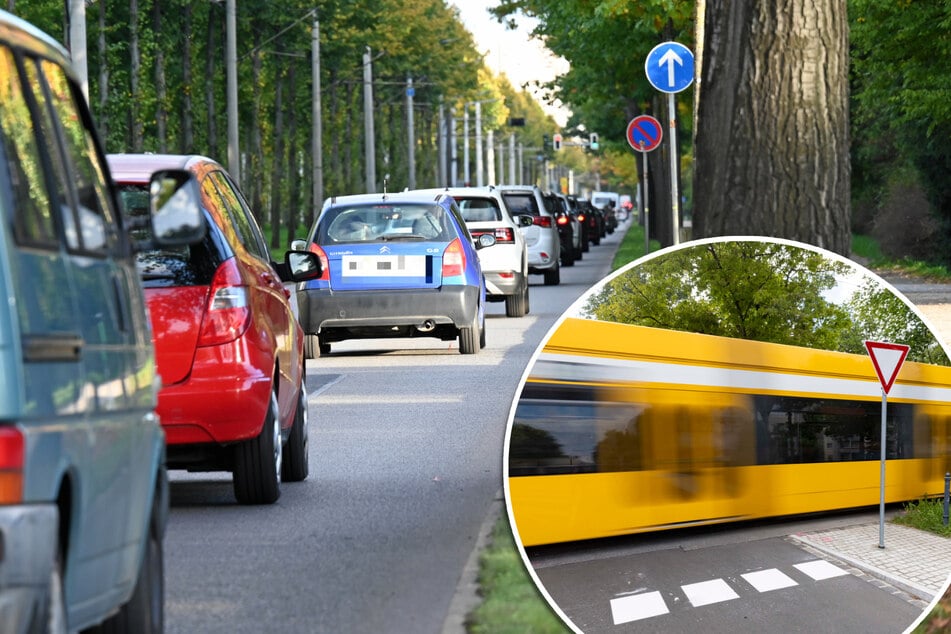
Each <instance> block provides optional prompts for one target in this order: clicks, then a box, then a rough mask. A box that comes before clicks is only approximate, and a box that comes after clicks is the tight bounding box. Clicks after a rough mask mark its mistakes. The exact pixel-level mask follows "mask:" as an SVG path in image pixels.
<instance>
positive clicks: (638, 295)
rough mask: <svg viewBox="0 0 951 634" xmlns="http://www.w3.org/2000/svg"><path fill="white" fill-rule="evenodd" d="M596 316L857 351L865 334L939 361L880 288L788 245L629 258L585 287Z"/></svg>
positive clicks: (727, 245) (931, 344) (842, 265)
mask: <svg viewBox="0 0 951 634" xmlns="http://www.w3.org/2000/svg"><path fill="white" fill-rule="evenodd" d="M584 310H585V312H586V313H587V314H588V315H589V316H591V317H593V318H595V319H601V320H605V321H614V322H619V323H629V324H639V325H643V326H653V327H657V328H667V329H672V330H684V331H689V332H698V333H704V334H711V335H719V336H725V337H735V338H740V339H750V340H755V341H767V342H772V343H782V344H789V345H796V346H804V347H809V348H819V349H823V350H839V351H843V352H852V353H857V354H865V352H866V351H865V348H864V344H863V341H864V340H865V339H873V340H888V341H895V342H898V343H907V344H908V345H910V346H912V350H913V353H910V356H911V358H913V359H915V360H921V361H926V362H929V363H945V364H947V360H946V359H944V356H943V354H941V349H940V344H938V343H937V341H936V340H935V337H934V336H933V334H932V333H931V332H930V331H929V330H928V328H927V327H925V325H924V324H923V323H922V322H921V320H920V319H919V318H918V316H917V315H916V314H915V313H914V312H913V311H912V310H911V309H910V308H909V307H908V306H907V305H906V304H905V303H903V302H902V300H901V299H899V298H898V297H896V296H895V295H894V294H893V293H892V292H891V291H890V290H889V289H887V288H885V287H883V286H882V285H881V284H880V283H878V282H875V281H873V280H872V278H870V277H869V276H868V275H867V274H865V273H864V272H862V271H861V270H859V268H858V267H857V266H856V265H853V264H851V263H849V262H847V261H845V260H841V259H838V258H832V257H829V256H827V255H825V254H824V253H822V252H819V251H815V250H812V249H806V248H802V247H798V246H795V245H792V244H787V243H779V242H762V241H755V240H751V241H746V240H738V241H720V242H706V243H703V244H696V245H688V246H685V247H683V248H680V249H676V250H672V251H668V252H664V253H661V254H659V255H657V256H656V257H653V258H651V259H648V260H646V261H644V262H641V263H640V264H637V265H635V266H633V267H632V268H630V269H629V270H627V271H625V272H624V273H622V274H620V275H618V276H617V277H615V278H613V279H612V280H611V281H610V282H608V283H607V284H605V286H604V287H603V288H602V289H601V290H599V291H598V292H596V293H595V294H593V295H592V296H591V297H590V298H589V300H588V302H587V304H586V306H585V309H584Z"/></svg>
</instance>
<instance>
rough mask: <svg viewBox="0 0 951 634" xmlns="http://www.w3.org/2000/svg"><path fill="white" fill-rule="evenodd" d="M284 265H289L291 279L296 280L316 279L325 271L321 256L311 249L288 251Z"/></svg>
mask: <svg viewBox="0 0 951 634" xmlns="http://www.w3.org/2000/svg"><path fill="white" fill-rule="evenodd" d="M295 242H297V240H295ZM284 265H285V266H286V267H287V271H288V273H289V275H290V279H291V280H293V281H295V282H306V281H307V280H315V279H317V278H318V277H320V276H321V275H323V273H324V269H323V267H322V266H321V265H320V258H319V257H318V256H317V254H316V253H312V252H311V251H304V250H292V251H288V252H287V253H285V254H284Z"/></svg>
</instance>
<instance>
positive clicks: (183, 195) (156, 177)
mask: <svg viewBox="0 0 951 634" xmlns="http://www.w3.org/2000/svg"><path fill="white" fill-rule="evenodd" d="M149 211H150V214H151V217H152V242H153V246H159V247H176V246H185V245H189V244H194V243H195V242H199V241H201V240H202V239H203V238H204V237H205V232H206V231H207V227H206V226H205V216H204V214H203V213H202V210H201V191H200V190H199V188H198V181H197V180H196V179H195V177H194V176H192V174H191V172H188V171H187V170H161V171H158V172H155V173H154V174H152V177H151V179H150V180H149Z"/></svg>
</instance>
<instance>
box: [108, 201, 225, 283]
mask: <svg viewBox="0 0 951 634" xmlns="http://www.w3.org/2000/svg"><path fill="white" fill-rule="evenodd" d="M147 187H148V186H147V185H137V184H136V185H121V186H120V187H119V201H120V203H121V205H122V208H123V210H124V211H125V213H126V214H127V215H128V216H129V217H130V218H131V219H132V226H133V227H135V229H134V230H133V232H132V234H133V236H134V237H135V238H136V239H137V240H147V239H149V238H150V237H151V234H150V232H151V223H150V222H149V221H148V220H147V218H148V215H149V191H148V189H147ZM142 218H146V219H145V220H141V219H142ZM137 220H138V222H137ZM205 221H206V223H207V225H208V231H207V232H206V234H205V238H204V239H203V240H202V241H201V242H199V243H197V244H192V245H189V246H184V247H175V248H163V249H152V250H146V251H141V252H139V253H137V254H136V265H137V266H138V270H139V277H140V278H141V280H142V286H143V287H144V288H161V287H171V286H208V285H210V284H211V281H212V279H213V278H214V276H215V271H217V270H218V267H219V266H220V265H221V263H222V262H224V261H225V260H227V259H228V258H230V257H232V256H233V255H234V254H233V252H232V251H231V248H230V247H229V246H228V243H227V242H226V241H225V239H224V236H222V235H221V233H220V232H219V230H218V228H217V227H216V226H215V224H214V223H213V222H212V221H211V217H210V216H209V215H208V214H207V213H206V214H205Z"/></svg>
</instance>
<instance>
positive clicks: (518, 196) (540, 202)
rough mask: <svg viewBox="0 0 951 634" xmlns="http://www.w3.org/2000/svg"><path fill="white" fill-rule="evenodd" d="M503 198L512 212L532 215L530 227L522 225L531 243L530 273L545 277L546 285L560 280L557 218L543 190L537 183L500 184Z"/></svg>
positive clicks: (529, 256) (499, 188)
mask: <svg viewBox="0 0 951 634" xmlns="http://www.w3.org/2000/svg"><path fill="white" fill-rule="evenodd" d="M498 190H499V191H500V192H501V193H502V199H503V200H504V201H505V205H506V206H507V207H508V209H509V212H510V213H511V214H512V215H513V216H516V215H520V214H528V215H531V216H532V218H533V220H534V222H533V223H532V225H531V226H528V227H522V235H523V236H525V243H526V245H527V246H528V272H529V273H534V274H541V275H544V276H545V285H546V286H554V285H556V284H559V283H560V282H561V240H560V238H559V237H558V225H557V224H556V222H555V217H554V216H552V214H551V212H549V211H548V209H547V208H546V207H545V200H544V198H543V196H542V192H541V190H540V189H539V188H538V187H536V186H534V185H499V186H498Z"/></svg>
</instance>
